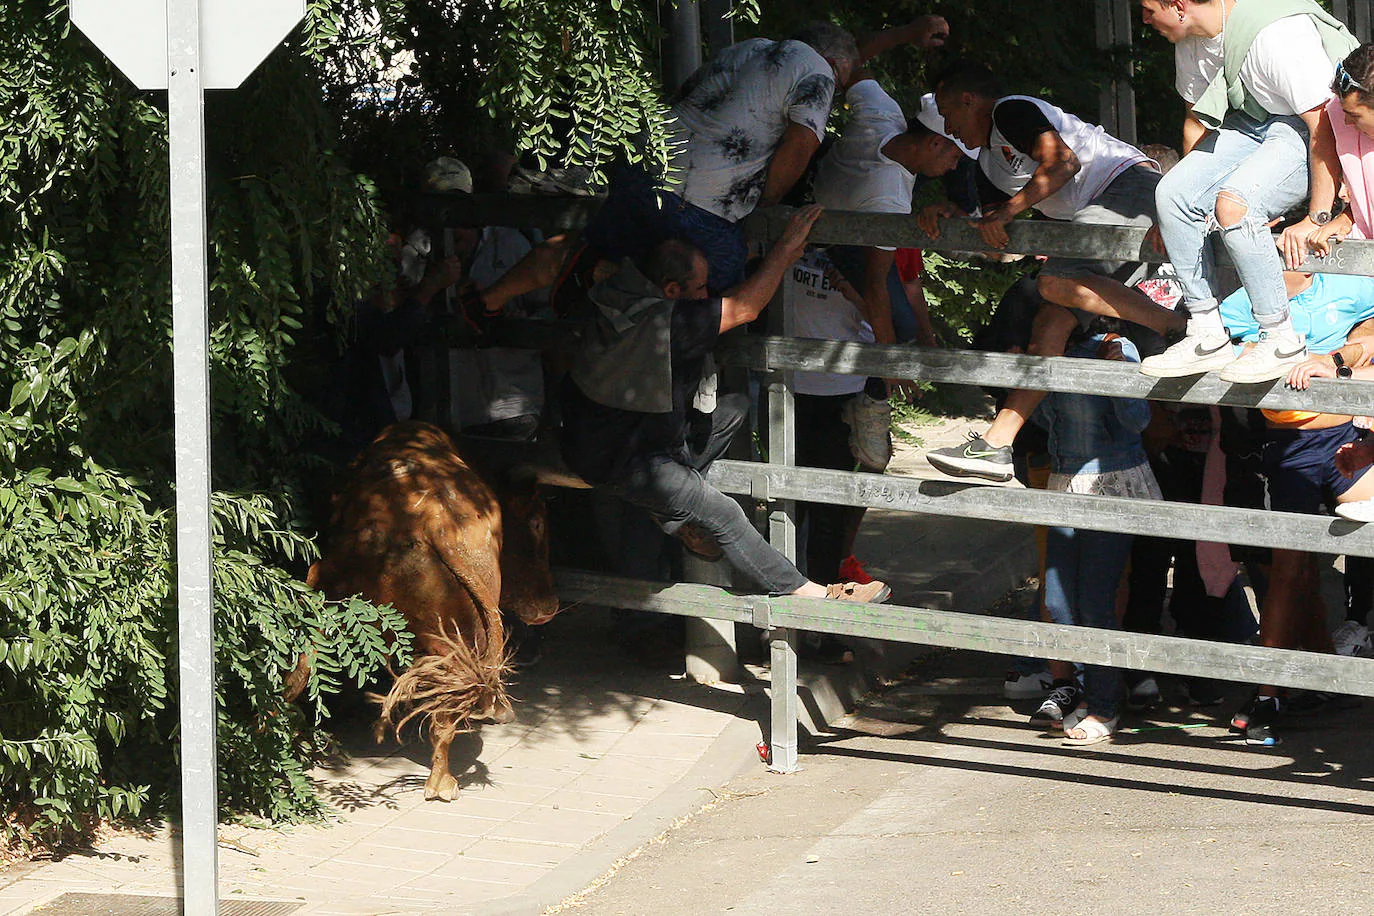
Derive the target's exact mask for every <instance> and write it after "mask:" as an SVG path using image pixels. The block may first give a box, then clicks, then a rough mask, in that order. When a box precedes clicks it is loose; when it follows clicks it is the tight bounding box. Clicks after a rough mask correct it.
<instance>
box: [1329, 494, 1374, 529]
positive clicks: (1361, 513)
mask: <svg viewBox="0 0 1374 916" xmlns="http://www.w3.org/2000/svg"><path fill="white" fill-rule="evenodd" d="M1336 514H1337V515H1339V516H1340V517H1341V518H1344V519H1349V520H1350V521H1352V522H1360V523H1361V524H1367V523H1369V522H1374V499H1359V500H1356V501H1355V502H1349V503H1337V504H1336Z"/></svg>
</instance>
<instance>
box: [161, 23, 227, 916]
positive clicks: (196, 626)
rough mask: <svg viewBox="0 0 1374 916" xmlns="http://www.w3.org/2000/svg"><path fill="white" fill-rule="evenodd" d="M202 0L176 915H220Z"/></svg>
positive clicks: (186, 259)
mask: <svg viewBox="0 0 1374 916" xmlns="http://www.w3.org/2000/svg"><path fill="white" fill-rule="evenodd" d="M200 47H201V45H200V0H167V63H168V73H169V80H168V92H167V123H168V149H169V155H170V167H171V168H170V171H171V224H172V373H173V391H174V396H175V405H176V406H175V412H176V512H177V514H176V518H177V554H176V556H177V633H178V639H177V642H178V656H179V667H180V676H181V848H182V857H181V862H182V894H183V909H184V912H187V913H194V914H196V916H203V914H206V916H214V914H215V913H217V912H218V893H217V887H216V885H217V868H218V861H217V857H216V856H217V853H216V849H215V830H216V815H217V813H218V808H219V802H218V791H217V786H216V767H215V638H214V578H213V573H214V565H213V564H214V558H213V554H212V551H213V540H212V537H211V530H212V529H211V518H210V371H209V340H210V336H209V307H208V295H207V283H206V279H207V278H206V226H205V214H206V208H205V93H204V90H203V88H202V84H201V66H200V57H201V55H200Z"/></svg>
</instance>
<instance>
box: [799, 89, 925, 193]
mask: <svg viewBox="0 0 1374 916" xmlns="http://www.w3.org/2000/svg"><path fill="white" fill-rule="evenodd" d="M845 100H846V101H847V102H848V103H849V115H850V120H849V123H848V124H847V125H845V128H844V136H842V137H840V141H839V142H838V143H836V144H835V147H834V148H833V149H832V150H831V151H830V152H829V153H827V154H826V156H825V158H824V159H822V160H821V163H820V166H819V167H818V168H817V169H816V182H815V193H816V203H818V204H820V205H821V206H823V207H825V208H827V209H830V210H856V211H858V212H861V213H902V214H907V213H910V212H911V194H912V192H913V191H914V190H915V188H916V176H915V175H913V174H912V173H911V172H908V171H907V170H906V166H904V165H902V164H901V163H900V162H896V161H894V160H892V159H889V158H888V157H887V156H885V155H883V147H884V146H886V145H887V144H888V142H889V141H891V140H892V139H893V138H894V137H898V136H900V135H901V134H903V133H906V116H905V115H904V114H902V107H901V106H900V105H898V104H897V102H896V101H895V100H893V98H892V96H890V95H888V94H887V93H886V92H885V91H883V87H881V86H879V85H878V83H877V82H876V81H875V80H864V81H863V82H861V83H856V84H854V85H853V86H851V87H850V88H849V92H848V94H847V95H846V96H845Z"/></svg>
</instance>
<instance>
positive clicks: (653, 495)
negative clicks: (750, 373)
mask: <svg viewBox="0 0 1374 916" xmlns="http://www.w3.org/2000/svg"><path fill="white" fill-rule="evenodd" d="M748 412H749V399H748V398H747V397H746V396H745V395H742V394H727V395H723V396H721V397H720V398H719V400H718V401H717V403H716V409H715V410H714V411H713V412H712V413H711V415H710V418H709V425H707V420H706V418H705V416H704V415H701V416H699V419H700V420H701V423H700V427H699V428H698V429H694V431H693V434H692V435H691V437H690V440H691V441H689V443H688V446H689V448H688V451H689V461H690V464H682V463H681V462H679V461H677V460H675V459H674V458H673V457H672V456H670V455H663V454H659V455H648V456H645V457H644V458H642V459H640V460H638V461H635V462H633V463H632V464H631V466H630V470H629V472H628V473H627V475H626V476H625V478H624V479H622V480H617V481H615V482H613V483H612V484H611V485H609V486H608V487H607V488H606V489H607V490H608V491H609V492H611V493H614V494H615V495H616V496H619V497H620V498H622V499H624V500H625V501H626V502H629V503H632V504H634V505H636V506H640V507H642V508H644V509H647V510H649V512H651V513H653V515H654V516H655V517H656V518H657V519H658V521H659V523H660V524H662V526H663V530H664V531H666V532H668V533H669V534H673V533H675V532H676V531H677V530H678V529H679V528H681V527H682V526H683V525H684V524H685V523H687V522H693V523H695V524H696V525H698V526H700V527H701V528H702V529H703V530H705V531H706V532H707V533H708V534H710V535H711V537H713V538H715V541H716V543H717V544H719V545H720V549H721V550H723V551H724V552H725V559H727V560H729V561H730V565H731V566H733V567H734V568H735V571H736V572H738V573H740V574H741V575H743V576H744V577H745V578H747V579H749V580H750V581H752V582H754V583H756V584H757V585H759V586H760V587H761V588H762V589H763V590H764V591H767V592H769V593H771V594H790V593H791V592H794V591H796V590H797V589H799V588H801V587H802V586H803V585H805V584H806V581H807V580H806V577H805V576H803V575H802V574H801V573H800V572H798V571H797V567H796V566H794V565H793V564H792V563H791V562H790V561H788V559H787V558H786V557H784V556H783V555H782V554H781V553H779V552H778V551H777V550H775V549H774V548H773V547H772V546H770V545H769V543H768V542H767V541H766V540H764V539H763V536H762V535H760V534H759V533H758V531H757V530H756V529H755V528H754V526H753V525H752V524H750V522H749V519H748V518H747V517H746V516H745V514H744V510H743V509H741V508H740V505H739V503H737V502H735V500H733V499H732V498H730V497H729V496H726V495H725V494H724V493H721V492H720V491H719V490H717V489H716V488H715V487H712V486H711V485H710V484H708V483H707V482H706V480H705V478H704V477H702V474H703V472H704V471H705V470H706V469H707V468H708V467H709V466H710V464H711V462H712V461H715V460H716V459H717V458H719V457H720V456H721V455H723V454H725V450H726V449H727V448H728V447H729V445H730V440H731V439H733V438H734V437H735V433H736V432H738V431H739V428H740V426H741V425H743V423H744V419H745V417H746V416H748Z"/></svg>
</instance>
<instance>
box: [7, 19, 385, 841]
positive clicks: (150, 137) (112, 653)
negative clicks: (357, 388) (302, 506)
mask: <svg viewBox="0 0 1374 916" xmlns="http://www.w3.org/2000/svg"><path fill="white" fill-rule="evenodd" d="M330 9H331V7H329V6H326V5H325V4H323V3H315V4H314V5H313V6H312V14H311V19H310V21H309V27H308V28H307V29H306V31H305V33H304V35H303V37H302V39H301V47H302V49H303V50H304V51H306V52H308V53H306V54H302V53H294V54H293V53H285V54H282V53H279V54H277V55H275V56H274V57H273V59H272V61H271V62H270V63H269V64H268V65H267V66H265V67H264V68H263V69H262V70H261V71H260V72H259V73H258V74H257V75H256V76H255V77H253V78H252V79H251V80H250V82H249V84H248V85H247V86H245V87H244V88H243V89H242V90H239V91H238V92H235V93H212V94H210V95H209V96H208V97H207V121H208V123H209V125H210V130H209V138H208V142H207V149H208V150H209V156H210V170H209V180H208V186H209V191H210V203H211V213H210V223H209V243H210V253H211V274H210V313H211V322H212V333H211V347H210V357H211V364H212V390H213V434H214V456H215V463H214V472H215V475H214V476H215V481H214V482H215V486H216V488H217V492H216V495H215V498H214V505H213V512H214V520H215V585H216V602H215V616H216V654H217V667H218V672H217V674H218V680H217V685H216V687H217V697H218V701H219V752H220V760H219V762H220V775H221V799H222V801H223V802H224V804H225V805H226V807H227V808H229V809H230V810H233V811H238V812H253V813H259V814H263V815H267V816H271V817H274V818H295V817H302V816H306V815H309V814H310V813H312V812H313V811H314V810H315V808H316V804H317V803H316V800H315V796H314V794H313V792H312V790H311V787H310V784H309V782H308V781H307V780H306V778H305V769H306V767H307V766H308V763H309V760H310V751H311V749H312V748H315V747H317V746H318V745H319V743H320V740H321V737H320V734H319V733H318V731H317V725H318V723H319V721H320V718H321V716H322V715H323V705H322V704H323V701H324V698H325V697H326V696H327V695H328V694H329V693H331V692H332V691H334V690H335V689H337V687H338V685H339V683H340V682H341V681H342V680H343V679H345V678H348V679H354V680H357V679H360V678H362V677H364V676H365V675H366V674H367V673H368V672H370V671H372V670H373V669H374V668H375V667H376V666H377V665H379V664H380V663H382V662H384V661H385V660H386V659H387V658H389V657H391V656H392V655H393V654H394V653H400V654H401V655H404V654H405V652H406V651H407V646H408V643H407V640H406V638H405V637H404V636H401V635H399V632H400V631H401V630H402V622H401V619H400V618H399V616H398V615H397V614H396V613H395V612H394V611H392V610H390V609H376V608H372V607H370V606H368V605H367V604H365V603H362V602H356V601H355V602H346V603H344V604H342V605H340V604H330V603H325V602H324V601H323V600H322V599H321V598H320V597H319V596H318V595H317V594H315V593H313V592H312V591H310V590H309V589H307V588H306V587H305V585H304V584H303V583H302V582H301V581H300V580H299V578H297V576H298V575H299V574H300V573H301V572H303V571H304V569H305V566H306V565H307V564H308V562H309V561H310V560H311V558H312V551H313V545H312V543H311V541H310V540H309V538H308V534H307V532H306V530H304V529H303V528H302V527H301V524H300V513H299V511H298V510H297V506H298V505H299V503H300V502H301V500H300V498H299V496H298V495H297V494H298V489H299V487H298V481H299V480H300V478H301V475H302V473H303V472H304V471H305V470H306V468H307V465H306V459H305V458H304V457H303V456H304V451H303V450H302V448H301V443H302V440H303V439H304V438H305V437H306V436H308V435H311V434H314V433H316V432H317V431H318V430H319V427H320V422H321V421H320V420H319V418H318V417H317V416H316V415H315V413H314V412H313V411H312V410H311V409H310V408H309V407H308V406H307V405H306V404H305V402H304V401H303V400H302V399H301V398H300V397H299V396H298V395H297V394H296V393H295V392H294V391H293V389H292V387H291V385H290V384H289V383H288V379H287V378H286V376H285V374H284V372H285V368H286V367H287V365H288V363H289V362H290V360H291V358H292V356H293V353H294V352H295V349H296V339H295V335H296V334H297V333H298V332H299V329H300V328H301V327H302V325H303V324H304V322H305V321H306V318H307V316H306V314H305V304H306V303H311V302H315V301H319V302H324V303H327V304H328V305H329V306H330V307H331V308H332V309H333V310H334V311H336V312H337V311H338V310H339V309H340V308H341V306H342V305H344V304H347V303H349V302H351V301H353V300H354V299H356V298H357V297H359V296H361V295H362V294H363V293H364V292H365V291H366V290H367V289H368V288H370V287H371V285H372V284H373V283H374V281H375V280H376V278H377V277H378V275H379V270H380V267H381V265H382V264H383V263H384V261H383V259H382V258H381V257H380V256H379V255H380V253H381V251H382V244H381V242H382V227H383V222H382V217H381V213H380V211H379V208H378V206H377V204H376V203H375V200H374V194H373V189H372V187H371V185H370V184H369V183H368V182H366V181H364V180H362V179H360V178H358V177H356V176H355V175H353V174H352V173H350V172H349V171H348V170H347V169H346V168H345V167H344V165H343V164H342V163H341V161H340V159H339V156H338V154H337V153H336V152H335V150H334V149H333V148H332V147H331V145H330V141H329V139H328V138H329V137H330V135H331V130H330V119H329V115H328V111H327V110H326V108H325V107H324V105H323V104H322V102H321V101H320V91H319V89H320V86H319V81H318V71H317V68H318V67H319V60H320V59H321V58H322V57H323V56H324V55H325V54H327V53H328V52H329V49H330V48H333V47H335V45H336V42H337V40H338V39H337V36H336V35H334V34H333V33H331V32H330V30H329V29H330V22H331V19H330V18H329V15H328V14H329V11H330ZM310 55H314V57H313V58H312V57H311V56H310ZM312 61H313V63H312ZM166 126H167V125H166V115H165V112H164V110H163V108H162V103H161V101H160V97H158V96H155V95H153V94H150V93H140V92H137V91H135V90H134V89H133V88H132V87H131V86H130V85H129V84H128V83H127V81H126V80H125V79H124V78H123V77H122V76H120V75H119V74H118V73H117V72H115V71H114V70H113V69H112V68H111V66H110V65H109V64H108V63H106V62H105V61H104V60H103V58H102V57H101V55H100V54H99V53H98V52H97V51H96V50H95V49H94V48H92V47H91V46H90V44H89V43H88V42H86V41H85V39H84V38H82V37H81V36H80V35H79V34H78V33H76V32H75V31H74V30H72V29H71V28H70V27H69V26H68V24H67V16H66V9H65V4H64V3H63V2H61V0H11V2H9V3H6V4H4V5H3V6H0V207H3V208H4V211H5V214H6V219H4V220H0V397H3V396H4V393H6V392H7V393H8V400H6V401H4V402H3V403H2V404H0V406H2V407H6V408H7V409H5V410H4V411H3V412H0V824H2V825H3V826H0V839H5V838H8V839H13V838H14V835H15V834H17V833H20V832H22V833H24V834H25V835H27V836H31V837H34V838H36V839H39V840H42V839H44V838H45V837H51V836H55V835H57V834H58V833H60V832H61V831H63V830H64V829H67V828H72V827H80V826H81V825H82V824H83V823H85V822H86V821H87V819H88V818H90V817H92V816H99V817H119V816H125V815H138V814H140V813H142V812H146V811H148V810H149V807H150V806H158V807H160V806H161V805H162V804H163V802H164V801H165V800H166V799H167V798H168V797H169V795H170V794H171V793H173V792H174V791H175V785H176V769H175V757H176V667H175V636H174V634H175V621H174V608H175V596H174V576H175V567H174V562H173V556H172V534H173V521H174V518H173V514H172V506H173V493H172V487H171V479H172V470H173V450H172V440H171V431H172V422H171V421H172V409H171V408H172V387H171V384H170V382H171V360H170V348H169V340H170V326H171V307H170V299H171V296H170V253H169V247H168V199H167V194H168V191H167V182H168V162H167V141H166ZM302 653H305V654H307V655H309V656H310V657H312V658H313V659H314V663H315V666H314V670H313V673H312V677H311V679H310V682H309V684H308V686H307V690H306V697H305V712H301V711H300V710H298V709H295V708H292V707H289V706H288V705H287V704H286V703H284V702H283V700H282V699H281V685H282V678H283V676H284V675H285V674H287V673H289V672H290V671H291V670H292V669H293V668H294V667H295V663H296V660H297V658H299V656H300V655H301V654H302ZM6 834H8V835H9V836H8V837H6V836H5V835H6Z"/></svg>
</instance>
